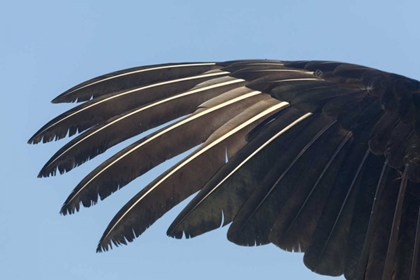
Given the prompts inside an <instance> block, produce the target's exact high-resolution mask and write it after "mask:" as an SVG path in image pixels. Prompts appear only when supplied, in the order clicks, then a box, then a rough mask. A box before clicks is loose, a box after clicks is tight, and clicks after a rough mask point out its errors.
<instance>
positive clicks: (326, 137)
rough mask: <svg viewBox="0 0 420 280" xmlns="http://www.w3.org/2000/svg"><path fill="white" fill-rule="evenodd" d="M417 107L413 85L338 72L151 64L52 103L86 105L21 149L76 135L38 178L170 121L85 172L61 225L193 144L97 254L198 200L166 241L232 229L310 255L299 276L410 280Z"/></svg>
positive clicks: (417, 216) (418, 173)
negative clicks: (306, 269)
mask: <svg viewBox="0 0 420 280" xmlns="http://www.w3.org/2000/svg"><path fill="white" fill-rule="evenodd" d="M419 96H420V82H418V81H416V80H413V79H409V78H406V77H403V76H399V75H396V74H391V73H386V72H382V71H379V70H376V69H373V68H369V67H364V66H360V65H354V64H348V63H340V62H331V61H276V60H239V61H227V62H221V63H213V62H210V63H207V62H200V63H178V64H176V63H173V64H161V65H151V66H144V67H136V68H130V69H126V70H122V71H117V72H113V73H110V74H107V75H103V76H99V77H97V78H94V79H91V80H89V81H86V82H84V83H81V84H79V85H77V86H75V87H73V88H71V89H69V90H68V91H66V92H64V93H63V94H61V95H59V96H58V97H57V98H55V99H54V100H53V103H59V102H84V103H82V104H81V105H79V106H76V107H75V108H73V109H71V110H69V111H67V112H65V113H63V114H62V115H60V116H58V117H57V118H55V119H53V120H52V121H50V122H49V123H47V124H46V125H45V126H43V127H42V128H41V129H40V130H39V131H38V132H37V133H35V134H34V136H33V137H31V138H30V139H29V141H28V142H29V143H34V144H36V143H39V142H41V141H42V142H49V141H52V140H54V139H61V138H63V137H65V136H66V135H67V134H68V135H70V136H71V135H73V134H76V133H80V132H83V131H85V132H83V133H82V134H80V135H79V136H77V137H76V138H74V139H73V140H71V141H70V142H69V143H68V144H66V145H65V146H64V147H63V148H62V149H60V150H59V151H58V152H57V153H56V154H55V155H54V156H53V157H52V158H51V159H50V160H49V161H48V162H47V164H46V165H45V166H44V168H43V169H42V170H41V172H40V174H39V175H40V176H41V177H43V176H49V175H54V174H55V172H56V170H57V169H58V170H59V171H60V172H61V173H62V172H65V171H69V170H71V169H72V168H74V167H76V166H78V165H80V164H82V163H83V162H85V161H87V160H89V159H91V158H93V157H95V156H97V155H98V154H100V153H103V152H104V151H106V150H107V149H108V148H110V147H112V146H113V145H115V144H117V143H120V142H122V141H124V140H126V139H128V138H130V137H133V136H135V135H137V134H140V133H143V132H146V131H147V130H149V129H151V128H154V127H156V126H159V125H162V124H165V123H167V122H170V121H172V120H175V119H178V120H177V121H176V122H173V123H171V124H170V125H168V126H166V127H164V128H162V129H160V130H158V131H156V132H154V133H152V134H150V135H148V136H145V137H143V138H142V139H140V140H138V141H137V142H135V143H133V144H132V145H130V146H128V147H126V148H125V149H123V150H122V151H120V152H119V153H117V154H116V155H114V156H113V157H111V158H109V159H108V160H107V161H105V162H104V163H102V164H101V165H99V166H98V167H97V168H96V169H95V170H94V171H92V172H91V173H90V174H88V175H87V176H86V177H85V178H84V179H83V180H82V181H81V182H80V184H79V185H78V186H77V187H76V188H75V189H74V191H73V192H72V194H71V195H70V196H69V198H68V199H67V200H66V202H65V204H64V205H63V208H62V210H61V212H62V213H63V214H67V213H73V212H74V211H77V210H78V209H79V207H80V204H83V205H84V206H86V207H89V206H91V205H92V204H95V203H96V202H97V201H98V197H99V198H101V199H103V198H105V197H107V196H109V195H110V194H111V193H113V192H115V191H116V190H118V189H119V188H121V187H123V186H124V185H126V184H128V183H129V182H130V181H132V180H134V179H135V178H137V177H139V176H141V175H142V174H144V173H145V172H146V171H148V170H150V169H151V168H153V167H155V166H157V165H159V164H160V163H162V162H163V161H165V160H166V159H169V158H171V157H173V156H175V155H177V154H180V153H182V152H184V151H186V150H188V149H190V148H192V147H194V146H197V145H198V148H197V149H196V150H195V151H194V152H193V153H192V154H190V155H189V156H187V157H186V158H185V159H183V160H181V161H180V162H179V163H178V164H176V165H175V166H173V167H172V168H170V169H169V170H168V171H166V172H165V173H164V174H162V175H161V176H159V177H158V178H157V179H156V180H154V181H153V182H152V183H150V184H149V185H148V186H146V187H145V188H144V189H143V190H141V191H140V192H139V193H138V194H137V195H136V196H135V197H134V198H133V199H132V200H130V201H129V202H128V203H127V204H126V205H125V206H124V207H123V208H122V209H121V210H120V212H119V213H118V214H117V215H116V216H115V217H114V219H113V220H112V221H111V223H110V224H109V226H108V228H107V229H106V231H105V233H104V235H103V237H102V238H101V241H100V243H99V245H98V251H101V250H108V249H109V248H110V247H111V246H112V244H114V245H119V244H126V243H127V242H131V241H132V240H133V239H134V238H136V237H137V236H139V235H140V234H142V233H143V232H144V231H145V230H146V229H147V228H148V227H149V226H150V225H151V224H153V223H154V222H155V221H156V220H157V219H159V218H160V217H161V216H162V215H163V214H164V213H166V212H167V211H169V210H170V209H171V208H172V207H174V206H175V205H176V204H178V203H179V202H181V201H182V200H184V199H185V198H187V197H188V196H190V195H192V194H193V193H195V192H197V191H199V190H200V191H199V192H198V193H197V195H196V196H195V197H194V198H193V199H192V200H191V202H190V203H189V204H188V205H187V206H186V207H185V208H184V210H183V211H182V212H181V213H180V214H179V216H178V217H177V218H176V219H175V221H174V222H173V223H172V225H171V226H170V227H169V229H168V235H170V236H173V237H176V238H181V237H182V236H183V235H185V236H186V237H194V236H197V235H200V234H203V233H205V232H207V231H210V230H212V229H215V228H218V227H220V226H224V225H227V224H229V223H231V222H232V225H231V227H230V229H229V231H228V238H229V240H231V241H233V242H235V243H237V244H241V245H255V244H257V245H259V244H266V243H270V242H271V243H273V244H275V245H277V246H279V247H280V248H282V249H285V250H289V251H302V252H305V257H304V261H305V264H306V265H307V266H308V267H309V268H310V269H312V270H314V271H316V272H318V273H321V274H327V275H340V274H344V275H345V276H346V278H347V279H378V277H379V278H382V279H411V280H413V279H418V278H419V277H420V276H419V275H420V269H419V267H420V260H419V259H420V258H419V254H420V237H419V236H420V235H419V231H420V230H419V229H420V191H419V190H420V136H419V135H420V97H419ZM180 117H184V118H183V119H179V118H180ZM301 174H306V176H301Z"/></svg>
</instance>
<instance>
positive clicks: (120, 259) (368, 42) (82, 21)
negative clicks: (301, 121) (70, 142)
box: [0, 0, 420, 280]
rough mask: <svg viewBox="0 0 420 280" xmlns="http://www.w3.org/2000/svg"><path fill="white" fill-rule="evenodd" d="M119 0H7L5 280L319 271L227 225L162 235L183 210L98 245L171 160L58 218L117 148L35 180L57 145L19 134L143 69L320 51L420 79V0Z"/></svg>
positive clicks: (1, 273)
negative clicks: (89, 84)
mask: <svg viewBox="0 0 420 280" xmlns="http://www.w3.org/2000/svg"><path fill="white" fill-rule="evenodd" d="M146 2H147V3H146ZM286 2H288V3H286ZM116 3H117V1H93V0H85V1H43V0H38V1H7V2H5V3H3V4H2V8H1V10H0V38H1V39H0V40H1V44H0V54H1V55H0V66H1V67H0V80H1V82H2V83H1V85H2V92H1V95H0V96H1V104H3V105H2V106H1V110H0V113H1V118H0V122H1V128H2V137H1V138H0V149H1V156H2V162H1V176H0V182H1V186H0V223H1V226H0V240H1V241H0V279H62V280H65V279H101V280H107V279H186V280H188V279H198V278H199V279H200V280H205V279H244V280H246V279H267V278H270V279H326V278H325V277H320V276H317V275H314V274H313V273H311V272H310V271H309V270H308V269H306V268H305V266H304V265H303V263H302V254H296V253H286V252H283V251H281V250H279V249H277V248H276V247H274V246H263V247H255V248H254V247H253V248H244V247H239V246H236V245H234V244H232V243H229V242H228V241H227V239H226V238H225V236H226V229H220V230H217V231H214V232H211V233H209V234H207V235H204V236H201V237H198V238H195V239H190V240H174V239H171V238H168V237H166V234H165V232H166V228H167V226H169V224H170V222H171V221H172V219H173V218H174V217H175V216H176V214H177V212H178V211H180V209H181V208H180V207H177V208H176V209H174V210H173V211H171V212H170V213H169V214H167V215H165V216H164V217H163V218H162V219H161V220H159V221H158V222H157V223H156V224H154V225H153V226H152V227H151V228H150V229H149V230H148V231H146V233H145V234H144V235H143V236H141V238H138V239H136V240H135V242H133V243H131V244H130V245H129V246H123V247H120V248H118V249H116V250H112V251H110V252H107V253H102V254H96V253H95V248H96V244H97V242H98V240H99V238H100V236H101V234H102V232H103V230H104V229H105V227H106V226H107V224H108V222H109V221H110V220H111V218H112V217H113V216H114V214H115V213H116V212H117V211H118V210H119V209H120V208H121V207H122V206H123V205H124V203H125V202H126V201H128V199H129V198H131V196H132V195H134V194H135V193H136V192H137V191H138V190H140V189H141V188H142V187H143V186H145V185H146V184H147V183H148V182H149V181H150V180H152V179H153V178H154V176H156V175H157V174H158V173H159V172H162V170H164V169H165V168H167V167H168V166H169V165H168V164H170V162H169V163H165V164H164V166H162V167H159V168H156V169H155V170H152V171H151V172H149V173H147V174H146V175H145V176H143V177H142V178H140V179H137V180H135V181H134V182H132V183H131V184H130V185H129V186H127V187H125V188H124V189H123V190H121V191H120V192H118V193H115V194H114V195H113V196H111V197H110V198H108V199H106V200H105V201H102V202H101V203H99V204H98V205H96V206H95V207H92V208H89V209H82V211H80V212H79V213H78V214H77V215H73V216H66V217H62V216H60V215H59V214H58V210H59V209H60V206H61V204H62V202H63V201H64V200H65V198H66V197H67V195H68V194H69V193H70V191H71V190H72V189H73V187H74V186H75V185H76V184H77V183H78V182H79V180H81V179H82V177H83V176H84V175H86V174H87V173H88V172H89V171H90V170H91V169H93V168H94V167H95V166H96V165H98V164H99V163H100V162H101V161H103V160H104V159H106V158H108V157H109V156H110V155H111V154H112V152H113V151H114V152H115V151H116V149H112V151H111V152H110V153H106V154H105V155H102V156H98V157H97V158H95V159H94V160H92V161H91V162H89V163H87V164H85V165H83V166H81V167H79V168H77V169H75V170H73V171H71V172H69V173H67V174H64V175H62V176H57V177H53V178H45V179H37V178H36V175H37V172H38V171H39V169H40V168H41V167H42V166H43V164H44V163H45V162H46V161H47V160H48V159H49V157H50V156H51V155H52V154H53V153H54V152H55V151H56V150H57V149H58V148H59V147H61V145H63V143H64V141H59V142H54V143H50V144H48V145H37V146H30V145H27V144H26V141H27V139H28V138H29V137H30V136H31V135H32V134H33V133H34V132H35V131H36V130H37V129H38V128H39V127H40V126H41V125H43V124H44V123H45V122H47V121H48V120H50V119H51V118H53V117H55V116H56V115H57V114H59V113H61V112H62V111H63V110H65V109H67V108H69V107H70V106H69V105H68V104H65V105H52V104H51V103H50V100H51V99H53V98H54V97H55V96H56V95H58V94H60V93H61V92H63V91H64V90H66V89H68V88H69V87H71V86H73V85H75V84H77V83H79V82H82V81H84V80H87V79H89V78H92V77H94V76H97V75H100V74H104V73H107V72H110V71H114V70H119V69H123V68H127V67H133V66H138V65H147V64H155V63H164V62H184V61H223V60H232V59H240V58H270V59H284V60H294V59H325V60H338V61H346V62H353V63H359V64H363V65H367V66H372V67H376V68H379V69H382V70H386V71H390V72H395V73H399V74H403V75H406V76H409V77H412V78H417V79H419V78H420V56H419V46H420V34H419V31H418V28H419V26H420V17H419V14H418V11H419V10H420V2H419V1H418V0H411V1H404V0H401V1H399V3H398V4H395V3H396V2H395V1H384V0H382V1H370V2H367V1H358V0H356V1H351V2H348V1H347V2H346V4H342V3H344V2H339V1H264V0H260V1H246V0H242V1H218V0H212V1H193V0H189V1H182V0H178V1H120V2H118V4H116ZM350 3H351V4H350ZM118 147H120V148H121V146H118ZM118 147H117V148H118Z"/></svg>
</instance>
